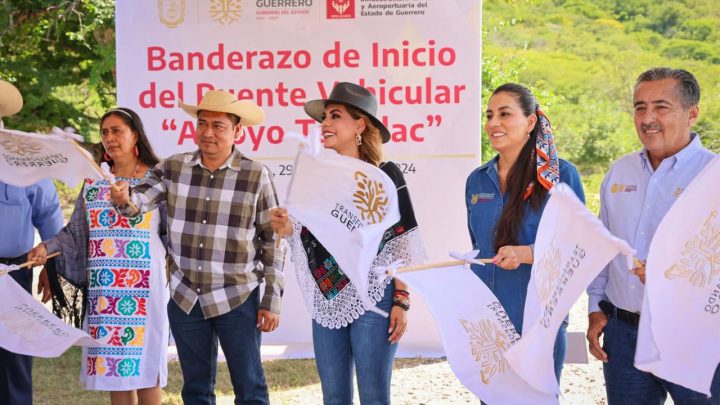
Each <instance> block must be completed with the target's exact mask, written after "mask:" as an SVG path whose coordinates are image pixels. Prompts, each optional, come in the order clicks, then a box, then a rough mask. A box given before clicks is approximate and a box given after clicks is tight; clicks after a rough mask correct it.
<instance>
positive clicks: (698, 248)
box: [665, 210, 720, 288]
mask: <svg viewBox="0 0 720 405" xmlns="http://www.w3.org/2000/svg"><path fill="white" fill-rule="evenodd" d="M717 219H718V211H717V210H712V211H711V212H710V214H709V215H708V217H707V219H706V220H705V223H704V224H703V228H702V229H701V230H700V232H698V233H697V234H695V235H694V236H693V237H692V238H691V239H689V240H687V241H686V242H685V248H684V249H683V250H682V252H681V253H682V258H681V259H680V260H679V261H678V262H677V263H675V264H673V265H672V266H670V267H669V268H668V269H667V270H665V278H667V279H668V280H673V279H676V278H685V279H687V281H688V282H690V284H692V285H693V286H695V287H698V288H704V287H706V286H708V285H710V284H712V283H713V280H714V279H715V277H716V276H718V275H720V224H718V221H717Z"/></svg>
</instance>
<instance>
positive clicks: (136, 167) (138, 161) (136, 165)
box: [110, 159, 140, 179]
mask: <svg viewBox="0 0 720 405" xmlns="http://www.w3.org/2000/svg"><path fill="white" fill-rule="evenodd" d="M139 167H140V159H138V160H137V163H135V169H133V172H132V176H130V177H129V178H131V179H134V178H135V175H136V174H137V170H138V168H139ZM110 173H112V174H115V166H114V165H113V167H111V168H110ZM118 177H124V176H119V175H118Z"/></svg>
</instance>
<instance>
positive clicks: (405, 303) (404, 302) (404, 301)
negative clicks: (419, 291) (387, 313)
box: [392, 297, 410, 311]
mask: <svg viewBox="0 0 720 405" xmlns="http://www.w3.org/2000/svg"><path fill="white" fill-rule="evenodd" d="M392 306H394V307H400V308H402V309H404V310H405V311H408V310H410V298H407V297H404V298H401V297H393V301H392Z"/></svg>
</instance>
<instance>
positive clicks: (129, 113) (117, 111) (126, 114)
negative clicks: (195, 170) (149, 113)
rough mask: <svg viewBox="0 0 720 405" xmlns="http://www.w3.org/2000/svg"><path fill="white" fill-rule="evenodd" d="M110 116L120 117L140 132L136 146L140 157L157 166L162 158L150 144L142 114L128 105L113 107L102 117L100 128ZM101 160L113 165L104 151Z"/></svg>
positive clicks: (135, 130)
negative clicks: (141, 117) (159, 157)
mask: <svg viewBox="0 0 720 405" xmlns="http://www.w3.org/2000/svg"><path fill="white" fill-rule="evenodd" d="M110 116H113V117H118V118H120V119H121V120H122V121H123V122H124V123H125V125H127V126H128V127H130V129H131V130H132V131H133V132H135V133H136V134H138V140H137V143H136V144H135V146H137V148H138V158H139V159H140V161H141V162H143V163H144V164H146V165H147V166H148V167H150V168H152V167H153V166H155V165H156V164H157V163H158V162H159V161H160V159H158V157H157V156H156V155H155V152H154V151H153V149H152V146H150V141H148V138H147V136H146V135H145V128H143V123H142V120H140V116H139V115H137V113H135V111H133V110H131V109H129V108H126V107H118V108H113V109H112V110H110V111H108V112H106V113H105V114H104V115H103V116H102V118H100V128H102V125H103V122H105V120H106V119H107V118H108V117H110ZM100 161H101V162H107V163H108V164H109V165H110V166H112V165H113V161H112V160H107V159H105V154H104V153H103V155H102V157H101V158H100Z"/></svg>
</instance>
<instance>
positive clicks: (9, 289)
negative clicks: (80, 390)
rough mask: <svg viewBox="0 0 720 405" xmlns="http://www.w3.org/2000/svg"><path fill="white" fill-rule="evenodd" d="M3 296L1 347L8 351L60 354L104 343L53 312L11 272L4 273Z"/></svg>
mask: <svg viewBox="0 0 720 405" xmlns="http://www.w3.org/2000/svg"><path fill="white" fill-rule="evenodd" d="M17 271H25V270H17ZM4 272H5V271H3V273H4ZM0 297H2V299H1V300H0V346H2V348H3V349H5V350H8V351H11V352H13V353H19V354H26V355H29V356H36V357H57V356H59V355H61V354H63V353H64V352H65V351H66V350H67V349H68V348H70V346H73V345H75V346H100V344H99V343H98V342H97V341H96V340H95V339H93V338H91V337H90V336H89V335H88V334H86V333H85V332H83V331H81V330H79V329H75V328H73V327H72V326H70V325H68V324H66V323H65V322H63V321H62V319H59V318H58V317H56V316H55V315H53V314H52V313H50V311H48V310H47V309H46V308H45V307H44V306H42V305H41V304H40V303H39V302H37V301H36V300H35V299H34V298H33V297H32V295H30V294H28V293H27V291H25V290H23V288H22V287H20V286H19V285H18V283H16V282H15V280H13V279H12V277H10V276H8V275H7V274H0Z"/></svg>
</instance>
